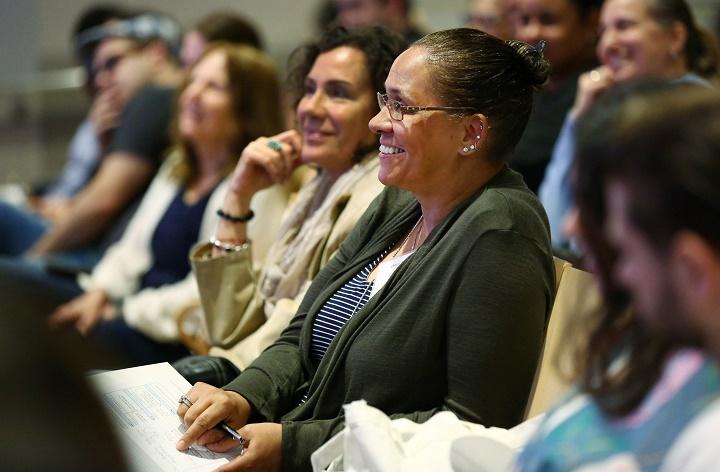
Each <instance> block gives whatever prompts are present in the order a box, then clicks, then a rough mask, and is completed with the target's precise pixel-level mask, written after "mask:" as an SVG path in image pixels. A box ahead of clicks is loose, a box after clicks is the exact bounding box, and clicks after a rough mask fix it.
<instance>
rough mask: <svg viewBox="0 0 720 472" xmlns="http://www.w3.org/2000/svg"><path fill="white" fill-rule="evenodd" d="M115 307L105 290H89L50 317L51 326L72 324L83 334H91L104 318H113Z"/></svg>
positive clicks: (59, 308)
mask: <svg viewBox="0 0 720 472" xmlns="http://www.w3.org/2000/svg"><path fill="white" fill-rule="evenodd" d="M112 311H113V306H112V304H111V303H110V300H108V297H107V294H106V293H105V291H104V290H89V291H87V292H86V293H84V294H82V295H80V296H79V297H76V298H74V299H72V300H70V301H69V302H67V303H65V304H64V305H60V306H59V307H58V308H57V309H56V310H55V312H53V314H52V315H50V320H49V322H50V326H51V327H57V326H61V325H65V324H72V325H74V326H75V328H76V329H77V330H78V331H80V333H81V334H83V335H87V334H89V333H90V332H91V331H92V330H93V328H95V325H96V324H97V323H98V322H99V321H100V320H101V319H102V318H103V317H106V318H109V317H111V316H112Z"/></svg>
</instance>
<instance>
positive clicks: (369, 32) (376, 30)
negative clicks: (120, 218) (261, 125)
mask: <svg viewBox="0 0 720 472" xmlns="http://www.w3.org/2000/svg"><path fill="white" fill-rule="evenodd" d="M341 46H348V47H351V48H355V49H357V50H359V51H361V52H362V53H363V54H365V65H366V67H367V71H368V75H369V76H370V82H371V84H372V86H373V88H374V90H376V91H384V90H385V79H386V78H387V75H388V72H390V66H392V63H393V61H395V58H396V57H397V56H398V55H400V53H401V52H403V51H404V50H405V49H406V48H407V46H408V43H407V41H406V40H405V39H403V37H402V36H400V35H399V34H397V33H394V32H392V31H390V30H389V29H387V28H384V27H382V26H369V27H362V28H352V29H348V28H345V27H343V26H335V27H333V28H330V29H329V30H327V31H325V32H323V33H322V34H321V35H320V37H318V38H317V39H316V40H314V41H311V42H309V43H307V44H304V45H302V46H300V47H299V48H297V49H296V50H295V51H293V52H292V54H291V55H290V59H289V60H288V64H289V66H288V70H289V73H288V83H287V86H288V90H289V92H290V96H291V97H292V103H293V105H294V106H296V105H297V104H298V102H299V101H300V98H301V97H302V94H303V90H304V88H305V78H306V77H307V75H308V73H309V72H310V69H312V66H313V64H314V63H315V59H317V57H318V56H319V55H320V54H322V53H324V52H327V51H330V50H332V49H335V48H339V47H341Z"/></svg>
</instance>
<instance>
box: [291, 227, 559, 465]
mask: <svg viewBox="0 0 720 472" xmlns="http://www.w3.org/2000/svg"><path fill="white" fill-rule="evenodd" d="M507 254H513V255H514V256H513V257H511V258H507V257H505V256H506V255H507ZM468 256H469V257H468V258H467V259H466V261H465V263H464V264H463V267H462V270H461V272H460V274H458V278H457V279H453V280H452V281H449V282H450V283H455V284H457V285H456V286H457V288H456V289H455V290H454V296H453V297H452V300H451V302H450V303H451V304H450V306H448V307H447V311H446V313H445V317H446V333H445V336H446V337H447V339H446V345H447V352H446V359H447V379H438V381H442V382H447V395H446V397H445V398H444V400H443V402H442V403H441V404H438V405H436V406H435V407H433V408H430V409H427V410H424V411H414V412H404V413H394V414H392V415H391V417H392V418H394V419H395V418H407V419H410V420H412V421H415V422H419V423H422V422H424V421H426V420H428V419H429V418H430V417H431V416H432V415H434V414H436V413H438V412H440V411H444V410H449V411H452V412H453V413H455V414H456V415H457V416H458V417H459V418H460V419H462V420H467V421H473V422H477V423H482V424H485V425H493V426H502V427H510V426H513V425H515V424H517V423H518V422H519V421H520V420H521V417H520V415H521V414H522V412H523V411H524V409H525V405H526V402H527V400H528V395H529V392H530V387H531V385H532V381H533V378H534V372H535V367H536V365H537V361H538V358H539V354H540V348H541V344H542V337H543V331H544V326H545V317H546V314H547V310H548V309H549V306H550V303H551V302H552V300H551V299H550V296H551V295H550V294H551V293H552V292H551V291H550V289H549V287H550V286H551V284H552V283H553V281H552V274H551V273H540V274H539V273H538V271H544V268H546V267H548V268H551V267H550V265H549V264H548V263H547V258H548V256H547V254H544V252H543V250H542V249H540V248H539V247H538V246H536V244H535V243H534V242H532V241H530V240H528V239H526V238H525V237H523V236H521V235H519V234H518V233H515V232H513V231H492V232H489V233H487V234H485V235H483V236H481V237H480V238H478V239H477V241H476V242H475V247H474V248H473V250H471V251H470V252H469V255H468ZM409 368H412V367H409ZM368 387H369V388H382V385H375V386H368ZM412 388H413V386H412V385H408V391H407V394H408V395H412ZM343 423H344V422H343V418H342V417H337V418H333V419H329V420H316V421H298V422H292V421H291V422H283V446H282V447H283V469H284V470H306V469H308V468H309V467H310V455H311V454H312V453H313V452H314V451H315V450H316V449H317V448H318V447H320V446H321V445H322V444H323V443H325V442H326V441H327V440H329V439H330V438H331V437H332V436H333V435H335V434H336V433H337V432H339V431H340V430H341V429H342V427H343Z"/></svg>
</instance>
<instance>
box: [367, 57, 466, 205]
mask: <svg viewBox="0 0 720 472" xmlns="http://www.w3.org/2000/svg"><path fill="white" fill-rule="evenodd" d="M432 83H433V81H432V67H431V66H430V65H428V63H427V61H426V51H425V50H424V49H423V48H422V47H417V46H416V47H411V48H410V49H408V50H407V51H405V52H403V53H402V54H401V55H400V56H398V58H397V59H396V60H395V62H394V63H393V65H392V68H391V69H390V73H389V74H388V78H387V80H386V82H385V88H386V90H387V95H388V97H389V98H391V99H394V100H397V101H398V102H399V103H400V104H402V105H405V106H445V104H444V103H442V102H441V101H440V100H439V99H438V98H437V97H436V96H435V95H434V93H433V87H432ZM370 129H372V130H373V131H374V132H376V133H378V134H380V154H379V157H380V171H379V174H378V178H379V179H380V181H381V182H382V183H383V184H385V185H391V186H393V187H398V188H402V189H405V190H410V191H412V192H414V193H416V194H420V193H425V192H426V193H433V192H435V193H437V192H439V191H441V189H443V187H447V185H448V182H451V181H452V179H451V177H450V175H449V174H451V173H452V172H453V169H455V167H454V165H453V163H454V161H455V160H457V159H458V158H459V153H458V149H459V147H461V142H462V139H463V137H464V133H465V127H464V125H463V123H462V121H461V120H459V119H457V118H455V117H451V116H450V115H448V113H446V112H443V111H428V110H426V111H420V112H418V113H413V114H405V116H404V117H403V119H402V120H394V119H392V118H390V115H389V113H388V111H387V109H386V108H383V109H382V110H380V112H379V113H378V114H377V115H376V116H375V117H374V118H373V119H372V120H371V121H370Z"/></svg>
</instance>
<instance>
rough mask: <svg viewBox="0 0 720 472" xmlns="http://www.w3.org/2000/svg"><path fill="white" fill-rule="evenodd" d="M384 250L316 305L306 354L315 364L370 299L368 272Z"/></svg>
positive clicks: (370, 284)
mask: <svg viewBox="0 0 720 472" xmlns="http://www.w3.org/2000/svg"><path fill="white" fill-rule="evenodd" d="M387 253H388V250H385V251H383V252H382V254H380V255H379V256H378V257H377V258H376V259H374V260H373V261H371V262H370V263H369V264H368V265H366V266H365V267H364V268H363V269H362V270H361V271H360V272H359V273H358V274H357V275H356V276H355V277H353V278H352V279H351V280H349V281H348V282H347V283H346V284H345V285H343V286H342V287H340V288H339V289H338V291H337V292H335V293H334V294H332V296H331V297H330V298H329V299H328V300H327V301H326V302H325V304H324V305H323V306H322V308H320V312H319V313H318V314H317V316H316V317H315V321H314V322H313V330H312V340H311V342H310V357H311V359H312V360H313V361H314V362H315V363H317V364H319V363H320V361H321V360H322V358H323V356H324V355H325V352H327V349H328V347H329V346H330V343H331V342H332V340H333V339H335V336H336V335H337V333H338V332H340V330H341V329H342V327H343V326H345V324H346V323H347V322H348V320H350V318H352V316H353V315H354V314H355V313H357V312H358V310H360V309H361V308H362V307H363V306H364V305H365V304H366V303H367V302H368V300H370V293H371V292H372V286H373V282H374V281H373V282H370V283H368V281H367V278H368V275H370V272H372V271H373V269H375V267H376V266H377V265H378V264H379V263H380V261H381V260H382V259H383V257H385V255H386V254H387Z"/></svg>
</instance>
